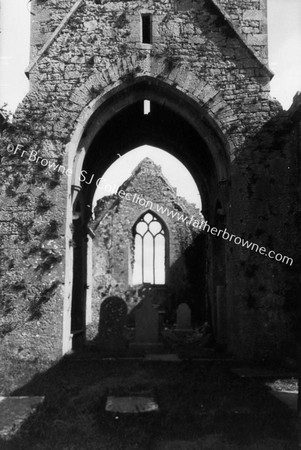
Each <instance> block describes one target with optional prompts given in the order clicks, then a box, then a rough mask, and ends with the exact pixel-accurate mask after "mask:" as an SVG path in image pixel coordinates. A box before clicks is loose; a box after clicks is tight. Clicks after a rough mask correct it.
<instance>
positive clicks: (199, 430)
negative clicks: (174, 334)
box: [0, 354, 295, 450]
mask: <svg viewBox="0 0 301 450" xmlns="http://www.w3.org/2000/svg"><path fill="white" fill-rule="evenodd" d="M13 367H14V372H13ZM2 369H3V367H2ZM37 369H38V371H39V373H38V374H37V375H36V376H33V373H34V371H35V370H37ZM43 369H44V370H43ZM1 376H2V381H4V386H5V388H4V390H5V393H8V392H9V391H10V392H11V393H12V395H45V401H44V403H43V404H42V405H41V406H40V407H39V408H38V409H37V411H36V412H35V413H34V414H32V415H31V417H30V418H29V419H28V420H27V421H26V422H25V423H24V424H23V426H22V427H21V429H20V430H19V432H18V433H17V434H16V435H14V436H13V437H11V438H10V439H9V440H7V441H4V440H2V441H1V440H0V448H1V449H3V450H17V449H18V450H23V449H24V450H27V449H28V450H29V449H30V450H85V449H87V450H94V449H95V450H96V449H97V450H119V449H120V450H121V449H122V450H123V449H124V450H130V449H131V450H132V449H138V450H148V449H150V450H182V449H183V450H190V449H191V450H192V449H197V450H198V449H216V450H222V449H231V450H240V449H249V450H251V449H252V450H253V449H254V450H255V449H258V450H260V449H263V450H264V449H271V450H277V449H293V448H295V447H294V443H293V440H294V421H295V418H294V417H293V414H292V413H291V411H290V410H288V409H286V407H285V406H284V405H283V404H281V403H279V402H278V401H277V400H276V399H275V398H273V397H272V396H271V395H270V393H269V389H268V388H267V387H266V386H265V382H264V381H262V380H258V379H256V380H254V379H241V378H238V377H237V376H235V375H233V374H232V373H230V371H229V363H228V364H226V363H220V362H218V361H212V362H208V361H207V362H193V361H190V362H189V361H186V362H181V363H163V362H155V363H154V362H145V361H137V360H131V361H130V360H127V361H125V360H110V361H109V360H101V359H98V358H96V357H95V355H92V354H91V355H87V354H82V355H71V356H68V357H65V358H63V359H62V360H61V361H59V362H58V363H57V364H55V365H54V366H53V367H51V368H50V369H48V370H45V367H43V364H42V363H39V364H38V363H31V364H28V365H27V369H26V367H25V363H19V364H15V363H14V362H13V361H12V363H11V367H10V368H9V367H8V366H7V367H6V372H5V373H2V374H1ZM17 385H18V386H19V387H16V386H17ZM139 392H140V393H145V392H152V393H153V395H154V397H155V399H156V400H157V402H158V404H159V408H160V411H159V413H158V412H157V413H156V412H151V413H144V414H137V415H135V414H123V415H122V414H113V413H106V412H105V402H106V398H107V396H108V395H120V396H124V395H133V394H136V395H137V393H139Z"/></svg>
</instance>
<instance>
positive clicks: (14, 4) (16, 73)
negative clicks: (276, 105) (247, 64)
mask: <svg viewBox="0 0 301 450" xmlns="http://www.w3.org/2000/svg"><path fill="white" fill-rule="evenodd" d="M29 5H30V2H29V1H28V0H0V8H1V9H0V29H1V34H0V106H2V105H3V104H4V103H8V108H9V109H10V110H12V111H14V110H15V108H16V107H17V105H18V103H19V102H20V101H21V100H22V98H23V97H24V95H25V94H26V92H27V90H28V83H27V78H26V76H25V74H24V70H25V68H26V66H27V65H28V61H29V29H30V28H29V22H30V11H29V8H30V7H29ZM268 32H269V66H270V68H271V70H272V71H273V72H274V73H275V77H274V79H273V80H272V83H271V89H272V91H271V94H272V96H273V97H276V98H277V99H278V100H279V101H280V102H281V104H282V105H283V107H284V108H285V109H288V108H289V107H290V105H291V103H292V99H293V96H294V95H295V93H296V92H297V91H299V90H301V0H268ZM120 153H122V149H121V151H120ZM160 155H161V156H160ZM145 156H150V157H152V158H153V159H154V160H155V162H156V163H157V164H161V166H162V170H163V172H164V174H165V175H166V177H167V178H168V179H169V180H170V182H171V184H173V185H174V186H177V188H178V191H179V194H180V195H183V196H184V195H185V196H186V198H187V199H188V200H190V201H192V202H195V203H197V204H199V195H198V193H197V191H196V188H193V183H189V182H188V179H187V178H186V176H184V172H182V173H183V177H181V180H179V177H174V174H175V173H179V172H178V170H179V168H180V166H178V165H176V163H175V160H174V159H173V160H172V159H171V160H169V155H168V154H166V152H164V153H162V152H161V153H160V152H159V151H158V150H153V149H148V150H147V149H146V148H145V147H144V148H143V151H142V150H140V151H138V152H137V151H135V152H132V153H131V154H129V155H127V156H124V157H123V158H122V159H120V161H119V162H118V163H117V164H116V166H115V167H116V170H115V171H114V170H113V171H112V170H111V175H110V178H111V177H113V178H114V180H115V182H116V180H117V179H118V180H119V179H120V182H122V181H123V180H122V179H121V178H120V173H121V172H122V173H124V179H125V178H126V177H127V176H128V175H129V174H130V173H131V171H132V170H133V168H134V167H135V166H136V165H137V164H138V163H139V161H140V160H141V159H142V158H143V157H145ZM120 165H121V166H120ZM119 166H120V167H122V168H123V170H121V171H120V168H119V169H118V170H117V168H118V167H119ZM125 167H127V169H126V170H125ZM106 177H108V174H106ZM109 181H110V180H109V179H108V182H109Z"/></svg>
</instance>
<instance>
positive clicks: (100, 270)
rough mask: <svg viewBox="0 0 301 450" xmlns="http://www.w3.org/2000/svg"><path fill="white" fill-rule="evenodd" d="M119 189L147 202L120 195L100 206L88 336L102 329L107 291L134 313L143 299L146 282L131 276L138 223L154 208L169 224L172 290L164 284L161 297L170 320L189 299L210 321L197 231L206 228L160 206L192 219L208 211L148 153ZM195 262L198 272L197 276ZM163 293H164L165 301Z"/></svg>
mask: <svg viewBox="0 0 301 450" xmlns="http://www.w3.org/2000/svg"><path fill="white" fill-rule="evenodd" d="M119 191H123V192H125V193H127V194H129V195H130V197H131V198H132V199H134V198H135V197H134V195H135V194H136V199H138V198H140V199H141V202H140V203H141V204H139V202H138V201H134V202H133V201H130V200H126V198H125V197H120V196H119V195H118V194H115V195H113V196H109V197H104V198H103V199H101V200H99V201H98V203H97V206H96V208H95V220H94V222H93V223H92V224H91V228H92V229H93V231H94V233H95V238H94V239H93V296H92V323H91V325H90V326H89V331H88V337H89V338H92V336H95V335H96V333H97V330H98V323H99V312H100V305H101V302H102V300H104V299H105V298H106V297H107V296H112V295H117V296H119V297H122V298H123V299H124V300H125V301H126V302H127V304H128V310H129V312H130V311H131V310H132V309H133V308H134V307H135V306H136V305H137V304H138V303H139V301H140V300H141V288H142V287H143V286H141V285H134V284H133V283H132V281H131V275H132V271H133V264H134V253H133V245H134V242H133V226H134V224H135V222H136V221H137V220H138V218H139V217H141V216H142V215H143V214H145V212H146V211H148V210H149V211H150V212H154V213H155V215H157V216H159V217H160V218H161V219H162V221H163V223H164V225H165V227H166V233H165V237H166V241H167V249H166V253H167V261H166V262H167V266H166V268H165V270H166V289H162V288H161V290H160V289H159V290H158V292H156V296H155V297H156V299H157V301H158V302H159V303H158V304H161V306H162V310H164V311H165V319H166V320H167V321H171V320H174V319H175V314H176V308H177V306H178V305H179V304H180V303H182V302H186V303H188V304H189V306H190V307H191V309H192V310H193V312H194V317H193V322H194V323H195V324H201V323H203V322H205V320H207V316H206V315H205V309H206V308H205V302H206V298H205V276H206V274H205V266H206V254H205V252H204V249H202V248H201V246H200V245H199V244H198V243H197V242H198V241H199V239H197V236H199V235H201V234H203V233H202V232H201V231H199V230H196V229H193V228H192V226H188V225H187V224H186V223H185V221H184V222H183V221H182V220H177V219H176V218H172V217H168V216H167V214H163V213H162V212H161V213H160V212H158V207H159V208H160V207H161V206H162V207H163V208H168V210H169V211H173V212H174V211H177V212H179V214H182V217H183V218H185V217H187V218H189V219H190V218H191V217H192V216H194V217H195V218H196V219H198V220H199V222H200V223H201V221H202V219H203V216H202V215H201V214H200V211H199V210H198V209H196V208H195V207H194V206H193V205H191V204H189V203H188V202H187V201H186V200H185V199H184V198H181V197H179V196H177V194H176V190H175V189H174V188H172V187H171V186H170V184H169V183H168V181H167V180H166V178H165V177H164V176H163V174H162V172H161V169H160V167H159V166H157V165H155V164H154V163H153V162H152V161H151V160H150V159H148V158H146V159H144V160H143V161H142V162H141V163H140V164H139V165H138V166H137V168H136V169H135V170H134V171H133V173H132V176H131V177H130V178H129V179H128V180H127V181H125V182H124V183H123V185H122V186H121V187H120V188H119ZM145 201H146V202H149V203H148V205H147V207H145V206H143V205H144V204H145ZM194 248H196V249H197V252H199V255H198V258H196V255H195V253H196V252H195V253H193V249H194ZM201 250H203V252H202V253H201ZM192 255H193V256H192ZM191 266H192V267H194V271H195V272H197V278H196V279H195V278H194V277H193V270H192V271H191ZM159 291H160V292H161V295H160V292H159ZM163 291H164V292H163ZM159 297H162V298H160V300H159ZM202 313H203V315H202Z"/></svg>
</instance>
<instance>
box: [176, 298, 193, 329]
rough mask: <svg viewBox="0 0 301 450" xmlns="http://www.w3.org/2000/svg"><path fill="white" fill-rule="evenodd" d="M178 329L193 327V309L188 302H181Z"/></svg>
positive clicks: (178, 311) (178, 312)
mask: <svg viewBox="0 0 301 450" xmlns="http://www.w3.org/2000/svg"><path fill="white" fill-rule="evenodd" d="M177 329H178V330H190V329H191V310H190V308H189V306H188V305H187V304H186V303H181V304H180V305H179V306H178V309H177Z"/></svg>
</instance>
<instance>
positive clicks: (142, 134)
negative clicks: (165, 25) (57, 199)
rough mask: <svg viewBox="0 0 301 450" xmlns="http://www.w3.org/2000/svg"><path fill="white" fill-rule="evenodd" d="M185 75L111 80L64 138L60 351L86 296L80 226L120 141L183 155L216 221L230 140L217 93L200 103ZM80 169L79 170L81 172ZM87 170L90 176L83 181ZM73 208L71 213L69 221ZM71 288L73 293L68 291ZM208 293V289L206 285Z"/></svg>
mask: <svg viewBox="0 0 301 450" xmlns="http://www.w3.org/2000/svg"><path fill="white" fill-rule="evenodd" d="M180 73H182V74H183V71H182V70H181V69H179V73H178V75H176V78H177V77H178V78H180V79H181V77H180V75H179V74H180ZM186 75H187V74H186ZM188 75H189V74H188ZM188 75H187V76H186V77H184V78H183V79H185V82H184V85H185V86H186V87H185V88H183V89H181V90H180V89H178V88H176V87H173V86H171V85H170V84H168V83H166V82H164V81H162V80H160V79H158V78H152V77H149V76H139V77H137V78H136V79H134V80H132V79H131V80H130V81H127V82H123V83H119V84H118V85H115V86H114V85H113V86H111V89H110V90H109V91H108V90H106V89H105V92H104V94H103V95H101V96H99V97H98V98H97V100H94V101H92V104H91V103H90V105H89V106H88V107H87V108H88V109H87V108H85V110H84V111H83V114H82V118H81V119H80V121H79V125H78V130H77V131H76V133H75V134H74V137H73V140H72V141H71V143H70V144H69V163H70V165H69V167H70V168H71V169H72V173H73V177H72V182H70V185H69V196H68V212H67V233H66V234H67V238H68V236H69V240H71V241H73V236H74V235H76V236H77V239H78V242H77V243H75V246H76V250H74V249H72V248H68V249H67V251H66V254H67V255H66V261H68V262H67V264H68V266H69V268H70V269H71V268H72V270H70V274H73V277H72V276H70V275H68V272H69V271H68V270H67V271H66V273H67V275H66V285H65V286H66V292H65V307H64V315H65V320H64V324H65V330H64V351H67V350H69V349H70V347H71V335H70V326H71V308H73V310H74V308H75V309H76V310H78V311H79V313H78V314H79V315H81V319H80V320H81V322H82V328H83V329H84V327H85V320H86V317H85V314H86V313H85V304H86V301H87V298H88V296H89V295H91V293H90V292H89V282H90V274H89V265H90V255H89V248H90V247H91V245H90V237H89V230H87V228H86V226H87V223H88V221H89V218H90V216H91V205H92V200H93V195H94V192H95V188H96V184H95V180H97V179H98V178H99V177H101V175H102V174H103V173H104V171H105V170H106V169H107V168H108V167H109V166H110V165H111V164H112V163H113V162H114V160H116V158H117V157H118V156H117V153H118V152H119V151H118V150H119V149H120V147H122V148H123V152H126V151H128V150H130V149H131V148H134V147H137V146H138V145H142V144H149V145H155V146H159V147H160V148H162V149H164V150H166V151H168V152H170V153H171V154H173V155H174V156H175V157H177V158H178V159H179V160H180V161H181V162H183V163H184V165H186V167H187V168H188V170H189V171H190V172H191V174H192V176H193V177H194V179H195V180H196V183H197V186H198V188H199V191H200V193H201V195H202V198H203V204H204V207H203V211H204V214H205V217H206V219H207V220H208V221H209V222H211V223H212V222H214V220H215V216H214V210H215V203H216V199H217V198H220V197H223V198H224V199H226V198H227V194H226V195H225V192H224V191H225V187H224V186H225V185H227V179H228V175H229V161H230V156H229V148H230V147H229V145H228V144H227V142H226V141H225V139H224V134H223V132H222V130H221V127H220V126H219V123H218V122H219V120H215V119H216V118H218V114H219V113H220V114H222V113H221V111H222V110H223V108H222V107H221V105H223V102H222V101H221V100H220V102H218V100H217V103H215V101H216V100H212V97H211V100H212V105H214V107H213V109H208V105H207V106H200V104H199V103H197V102H196V101H195V98H193V96H190V95H188V94H187V93H186V94H184V93H183V92H181V91H187V90H189V89H190V88H189V86H191V85H193V86H194V88H195V90H196V91H197V88H196V86H195V79H194V78H193V77H192V76H190V77H189V76H188ZM201 86H203V88H204V89H203V91H202V90H201ZM90 91H91V89H90ZM199 92H202V94H199V95H200V96H201V95H205V97H206V95H208V92H207V94H206V88H205V87H204V85H203V84H202V83H199ZM86 97H87V96H86ZM213 97H214V95H213ZM215 97H216V96H215ZM81 98H82V102H83V103H85V102H86V101H87V98H83V97H81ZM146 99H147V100H149V101H150V102H151V107H152V111H153V116H152V118H150V120H148V123H147V122H146V121H145V118H143V114H142V109H141V108H142V103H143V101H144V100H146ZM208 103H210V100H209V101H208ZM217 105H220V108H217ZM213 116H214V119H213ZM117 131H118V132H117ZM83 171H84V172H83ZM83 173H84V174H85V176H84V177H83V176H81V177H80V174H83ZM92 175H94V183H92V182H91V183H90V182H89V181H90V180H91V178H92ZM84 178H85V179H84ZM80 181H81V182H80ZM221 186H222V191H223V192H221ZM226 190H227V189H226ZM75 204H77V205H79V204H80V205H81V210H80V211H75V210H74V205H75ZM223 207H224V208H225V209H226V208H227V205H226V204H224V205H223ZM72 214H74V215H75V217H74V218H75V220H73V222H72ZM72 229H73V232H72ZM208 257H209V259H210V256H208ZM209 270H211V271H212V270H213V269H212V265H211V266H210V265H209ZM208 280H210V276H208ZM72 293H73V294H72ZM74 293H76V296H77V297H78V298H77V299H75V298H74V295H75V294H74ZM208 295H209V296H210V295H211V294H210V289H208ZM210 301H212V299H209V302H210ZM72 305H73V306H72ZM75 305H77V306H75ZM79 328H81V327H80V326H79Z"/></svg>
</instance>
